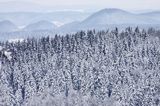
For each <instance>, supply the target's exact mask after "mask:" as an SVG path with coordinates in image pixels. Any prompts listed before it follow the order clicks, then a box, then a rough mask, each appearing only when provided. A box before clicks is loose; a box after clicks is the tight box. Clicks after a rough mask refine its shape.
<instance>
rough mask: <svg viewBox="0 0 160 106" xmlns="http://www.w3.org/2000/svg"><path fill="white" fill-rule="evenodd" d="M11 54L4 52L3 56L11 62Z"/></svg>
mask: <svg viewBox="0 0 160 106" xmlns="http://www.w3.org/2000/svg"><path fill="white" fill-rule="evenodd" d="M11 54H12V53H11V52H8V51H4V55H5V56H7V59H8V60H11V59H12V56H11Z"/></svg>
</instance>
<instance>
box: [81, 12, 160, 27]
mask: <svg viewBox="0 0 160 106" xmlns="http://www.w3.org/2000/svg"><path fill="white" fill-rule="evenodd" d="M158 22H160V21H158V20H154V19H152V18H149V17H145V16H142V15H140V14H133V13H130V12H127V11H124V10H120V9H103V10H101V11H98V12H96V13H95V14H93V15H91V16H90V17H88V18H87V19H86V20H84V21H82V22H81V23H80V26H81V27H82V28H84V27H86V28H87V27H88V28H94V27H95V28H97V27H104V26H107V27H108V26H112V25H115V26H116V25H126V26H127V25H128V26H138V25H151V26H152V25H153V26H154V24H157V23H158Z"/></svg>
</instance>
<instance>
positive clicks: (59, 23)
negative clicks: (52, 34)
mask: <svg viewBox="0 0 160 106" xmlns="http://www.w3.org/2000/svg"><path fill="white" fill-rule="evenodd" d="M52 23H53V24H55V25H56V26H57V27H61V26H63V25H64V23H62V22H59V21H53V22H52Z"/></svg>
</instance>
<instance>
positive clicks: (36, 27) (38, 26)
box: [23, 21, 57, 31]
mask: <svg viewBox="0 0 160 106" xmlns="http://www.w3.org/2000/svg"><path fill="white" fill-rule="evenodd" d="M56 28H57V26H56V25H54V24H53V23H51V22H49V21H39V22H36V23H33V24H30V25H28V26H26V27H25V28H24V29H23V30H25V31H41V30H42V31H43V30H51V31H52V30H56Z"/></svg>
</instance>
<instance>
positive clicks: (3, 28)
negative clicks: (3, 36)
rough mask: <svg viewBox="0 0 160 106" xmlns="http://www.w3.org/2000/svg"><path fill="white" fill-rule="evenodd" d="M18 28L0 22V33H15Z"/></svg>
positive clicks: (9, 23) (6, 22)
mask: <svg viewBox="0 0 160 106" xmlns="http://www.w3.org/2000/svg"><path fill="white" fill-rule="evenodd" d="M17 30H18V28H17V27H16V25H14V24H13V23H12V22H10V21H7V20H5V21H1V22H0V32H13V31H17Z"/></svg>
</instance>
